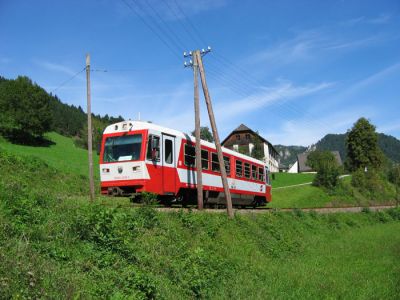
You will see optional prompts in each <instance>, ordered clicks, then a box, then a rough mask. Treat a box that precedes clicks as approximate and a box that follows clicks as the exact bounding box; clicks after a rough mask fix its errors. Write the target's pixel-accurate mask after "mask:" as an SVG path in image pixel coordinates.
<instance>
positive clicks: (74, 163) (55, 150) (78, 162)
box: [0, 132, 99, 180]
mask: <svg viewBox="0 0 400 300" xmlns="http://www.w3.org/2000/svg"><path fill="white" fill-rule="evenodd" d="M45 138H46V139H48V140H49V141H50V142H51V143H50V146H48V147H47V146H26V145H15V144H11V143H9V142H7V141H6V140H5V139H3V138H2V137H1V136H0V149H1V148H2V149H5V150H7V151H9V152H12V153H15V154H18V155H23V156H34V157H37V158H40V159H42V160H43V161H44V162H46V163H47V164H48V165H49V166H51V167H54V168H55V169H57V170H60V171H63V172H66V173H72V174H78V175H84V176H87V175H88V173H89V171H88V156H87V151H86V150H85V149H82V148H78V147H76V146H75V145H74V143H73V140H72V139H71V138H68V137H64V136H62V135H59V134H58V133H55V132H52V133H48V134H46V135H45ZM98 163H99V157H98V155H96V154H95V153H94V155H93V165H94V167H95V172H94V175H95V178H96V179H97V180H98V179H99V171H98Z"/></svg>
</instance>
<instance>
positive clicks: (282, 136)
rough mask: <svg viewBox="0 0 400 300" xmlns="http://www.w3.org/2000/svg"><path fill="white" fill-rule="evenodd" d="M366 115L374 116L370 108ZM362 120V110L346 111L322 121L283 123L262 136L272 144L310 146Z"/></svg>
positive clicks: (365, 112) (309, 120)
mask: <svg viewBox="0 0 400 300" xmlns="http://www.w3.org/2000/svg"><path fill="white" fill-rule="evenodd" d="M363 110H364V115H365V114H366V115H368V116H369V117H371V116H373V115H374V112H373V110H372V109H370V108H365V107H364V108H363ZM358 118H360V110H359V109H357V108H354V109H352V110H348V109H346V110H344V111H340V112H336V113H332V114H329V115H323V116H321V118H320V119H308V118H302V119H296V120H290V121H286V122H284V123H282V125H281V126H280V127H277V128H274V130H273V131H271V130H268V131H267V130H265V131H261V133H262V134H261V135H262V136H263V137H265V138H266V139H267V140H269V141H270V142H271V143H272V144H274V145H276V144H283V145H302V146H309V145H311V144H314V143H316V142H318V141H319V140H320V139H321V138H323V137H324V136H325V135H326V134H328V133H338V132H346V131H347V129H349V128H351V126H352V125H353V124H354V122H355V121H356V120H357V119H358Z"/></svg>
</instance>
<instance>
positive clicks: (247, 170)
mask: <svg viewBox="0 0 400 300" xmlns="http://www.w3.org/2000/svg"><path fill="white" fill-rule="evenodd" d="M244 177H246V178H250V164H249V163H244Z"/></svg>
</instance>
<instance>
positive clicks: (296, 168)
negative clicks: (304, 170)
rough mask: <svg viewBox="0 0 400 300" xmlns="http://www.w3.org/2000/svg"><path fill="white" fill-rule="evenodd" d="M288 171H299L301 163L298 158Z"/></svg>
mask: <svg viewBox="0 0 400 300" xmlns="http://www.w3.org/2000/svg"><path fill="white" fill-rule="evenodd" d="M287 172H288V173H299V163H298V161H297V160H296V162H295V163H294V164H293V165H292V166H291V167H290V168H289V170H288V171H287Z"/></svg>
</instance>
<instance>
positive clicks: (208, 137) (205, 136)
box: [191, 126, 214, 143]
mask: <svg viewBox="0 0 400 300" xmlns="http://www.w3.org/2000/svg"><path fill="white" fill-rule="evenodd" d="M191 134H192V135H193V136H195V135H196V132H195V130H193V131H192V132H191ZM200 139H202V140H204V141H208V142H210V143H214V137H213V135H212V133H211V131H210V128H208V126H200Z"/></svg>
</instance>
